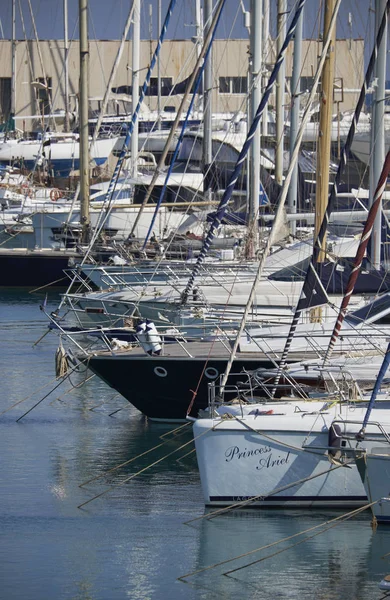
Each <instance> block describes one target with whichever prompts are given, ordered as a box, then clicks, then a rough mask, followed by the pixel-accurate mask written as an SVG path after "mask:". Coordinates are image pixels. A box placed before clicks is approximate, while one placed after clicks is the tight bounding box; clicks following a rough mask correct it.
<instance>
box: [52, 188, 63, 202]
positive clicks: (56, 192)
mask: <svg viewBox="0 0 390 600" xmlns="http://www.w3.org/2000/svg"><path fill="white" fill-rule="evenodd" d="M61 195H62V194H61V192H60V190H59V189H57V188H53V189H52V190H50V200H51V201H52V202H57V200H58V199H59V198H61Z"/></svg>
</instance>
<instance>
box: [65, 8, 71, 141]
mask: <svg viewBox="0 0 390 600" xmlns="http://www.w3.org/2000/svg"><path fill="white" fill-rule="evenodd" d="M64 76H65V89H64V106H65V131H69V129H70V124H69V39H68V0H64Z"/></svg>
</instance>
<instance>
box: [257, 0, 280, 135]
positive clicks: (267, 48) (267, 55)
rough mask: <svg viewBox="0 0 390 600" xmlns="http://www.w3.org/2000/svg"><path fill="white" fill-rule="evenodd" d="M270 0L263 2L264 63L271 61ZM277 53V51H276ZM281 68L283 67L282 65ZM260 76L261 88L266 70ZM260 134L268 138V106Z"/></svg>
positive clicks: (265, 108) (265, 109)
mask: <svg viewBox="0 0 390 600" xmlns="http://www.w3.org/2000/svg"><path fill="white" fill-rule="evenodd" d="M269 4H270V0H263V19H262V20H263V27H262V36H263V37H262V47H263V54H262V57H263V61H264V63H267V62H268V63H269V62H270V61H271V43H270V35H269V24H270V20H271V11H270V5H269ZM276 53H278V51H276ZM282 66H283V65H282ZM262 73H263V74H262V76H261V86H260V89H262V87H263V83H265V78H264V74H265V73H266V69H263V67H262ZM261 134H262V135H263V137H265V138H266V137H267V136H268V105H267V106H265V107H264V114H263V120H262V123H261Z"/></svg>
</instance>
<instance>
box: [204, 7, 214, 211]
mask: <svg viewBox="0 0 390 600" xmlns="http://www.w3.org/2000/svg"><path fill="white" fill-rule="evenodd" d="M212 15H213V0H204V11H203V19H204V32H205V34H207V32H208V31H209V28H210V23H211V19H212ZM203 83H204V86H203V88H204V89H203V175H204V176H206V174H207V173H208V170H209V168H210V165H211V163H212V160H213V157H212V140H211V118H212V107H211V100H212V87H213V48H212V46H211V48H210V50H209V53H208V57H207V61H206V64H205V69H204V75H203ZM204 181H205V182H206V181H210V178H209V177H205V179H204ZM204 192H205V195H206V198H207V200H210V199H211V189H210V187H208V188H207V189H204Z"/></svg>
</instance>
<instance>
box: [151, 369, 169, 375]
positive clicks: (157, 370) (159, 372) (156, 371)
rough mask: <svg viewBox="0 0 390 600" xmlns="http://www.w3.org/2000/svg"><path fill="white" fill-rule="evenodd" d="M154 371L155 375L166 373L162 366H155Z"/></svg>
mask: <svg viewBox="0 0 390 600" xmlns="http://www.w3.org/2000/svg"><path fill="white" fill-rule="evenodd" d="M154 372H155V374H156V375H157V377H166V376H167V375H168V373H167V370H166V369H164V367H155V368H154Z"/></svg>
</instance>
